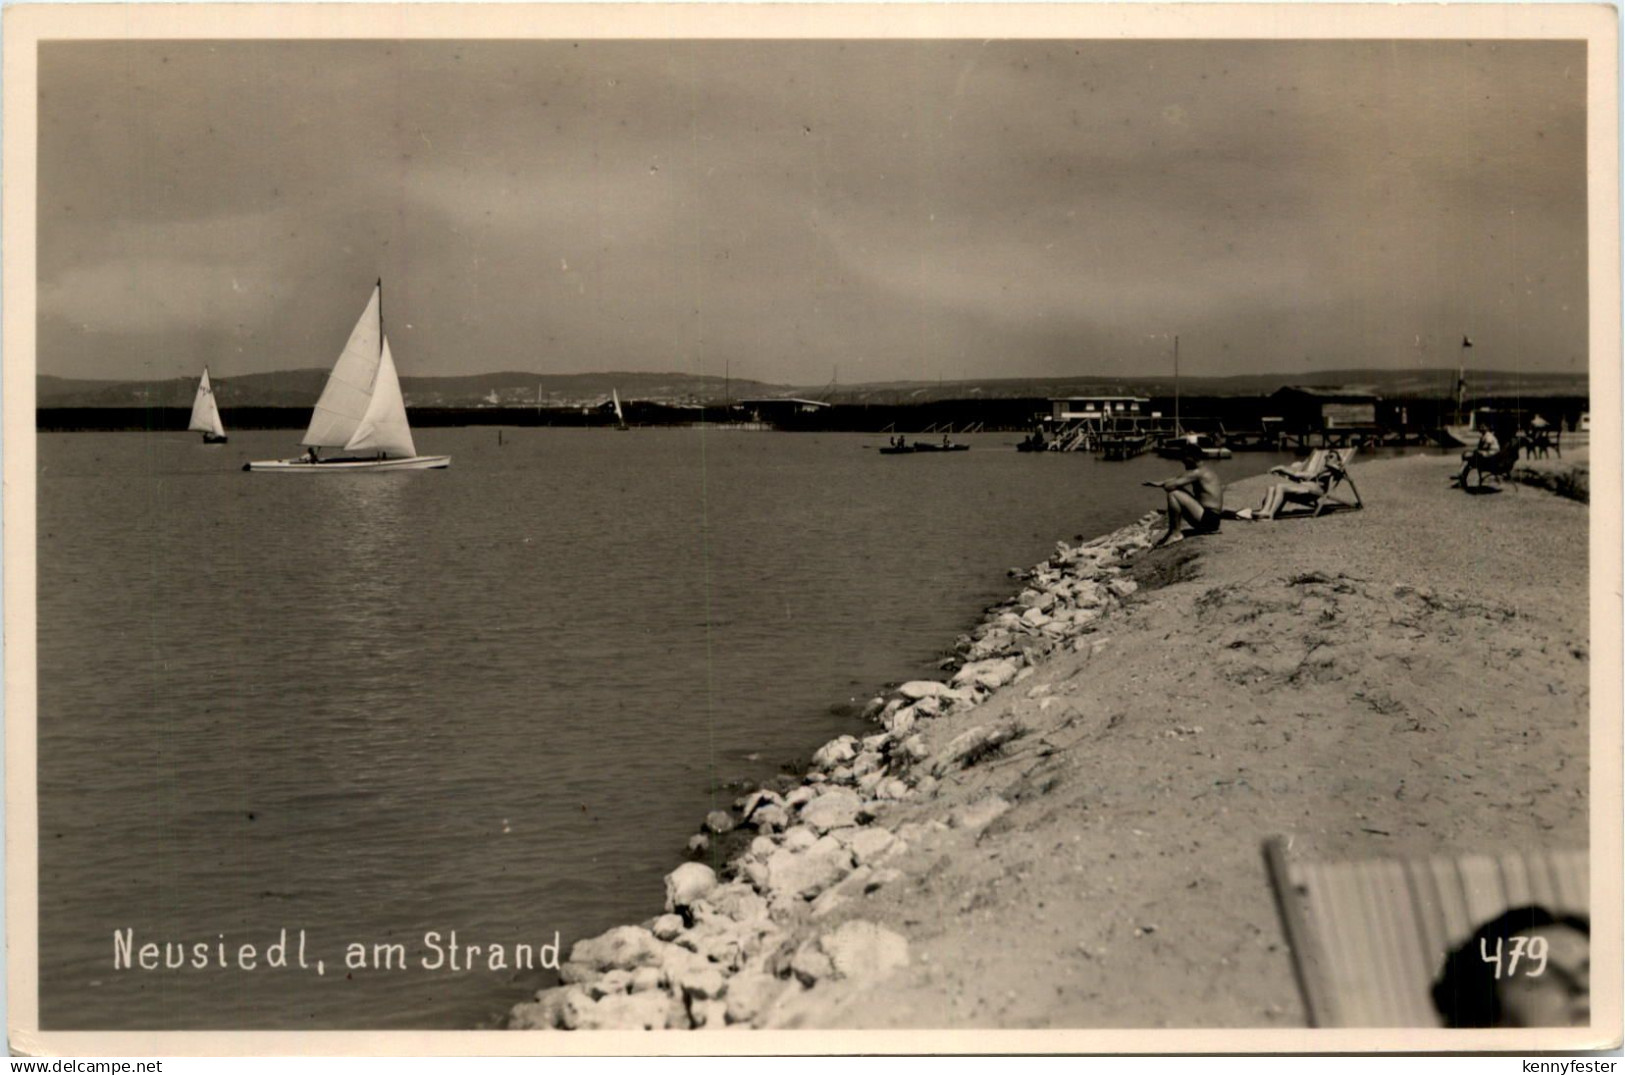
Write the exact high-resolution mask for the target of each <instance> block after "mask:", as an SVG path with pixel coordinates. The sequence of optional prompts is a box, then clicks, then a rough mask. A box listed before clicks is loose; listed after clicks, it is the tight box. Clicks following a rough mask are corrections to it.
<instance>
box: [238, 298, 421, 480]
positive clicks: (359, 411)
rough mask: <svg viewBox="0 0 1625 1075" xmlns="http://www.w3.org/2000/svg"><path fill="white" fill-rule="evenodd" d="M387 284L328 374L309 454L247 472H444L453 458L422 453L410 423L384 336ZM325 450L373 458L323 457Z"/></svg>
mask: <svg viewBox="0 0 1625 1075" xmlns="http://www.w3.org/2000/svg"><path fill="white" fill-rule="evenodd" d="M383 308H384V282H383V281H382V280H380V281H378V284H377V285H376V286H375V287H374V288H373V291H372V298H371V299H370V300H369V301H368V302H367V308H366V309H365V310H363V311H362V312H361V319H360V320H359V321H357V322H356V323H355V328H354V329H352V330H351V332H350V340H349V342H348V343H346V344H345V345H344V351H343V353H341V354H340V355H339V360H338V362H337V363H335V364H334V366H333V372H332V373H330V374H328V376H327V386H326V387H325V388H323V389H322V395H321V398H320V399H318V400H317V401H316V409H315V411H314V412H313V413H312V414H311V416H310V428H309V429H307V430H305V436H304V439H303V440H301V441H300V443H301V444H303V445H304V446H305V447H306V448H308V449H309V451H308V452H307V453H306V454H305V455H303V456H301V457H300V458H297V459H263V460H259V461H257V462H252V463H244V464H243V469H244V470H267V471H269V470H275V471H281V472H284V473H289V474H294V473H298V474H313V473H316V472H317V471H321V472H323V473H332V472H338V471H344V472H353V471H375V470H440V469H443V468H445V467H448V466H450V465H451V456H449V455H419V454H418V450H417V446H416V445H415V444H413V443H412V427H411V426H410V425H409V424H408V423H407V421H406V400H405V399H404V398H403V397H402V396H401V379H400V375H399V374H397V373H396V372H395V359H394V358H393V357H392V356H391V355H390V353H389V338H388V337H387V336H385V335H384V317H383ZM322 448H339V449H342V450H344V451H347V452H371V453H373V454H372V455H362V456H343V457H339V458H333V459H323V458H321V457H320V450H321V449H322Z"/></svg>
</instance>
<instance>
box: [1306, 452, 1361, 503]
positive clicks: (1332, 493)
mask: <svg viewBox="0 0 1625 1075" xmlns="http://www.w3.org/2000/svg"><path fill="white" fill-rule="evenodd" d="M1359 450H1360V446H1359V445H1357V444H1351V445H1349V446H1348V447H1347V448H1343V449H1337V448H1332V449H1329V450H1327V452H1326V475H1327V481H1326V491H1325V492H1323V493H1321V494H1320V496H1319V497H1318V498H1317V499H1316V500H1315V514H1316V515H1319V514H1320V513H1321V512H1323V511H1326V510H1327V509H1329V508H1340V507H1341V508H1355V509H1359V508H1363V507H1365V504H1364V503H1363V502H1361V500H1360V490H1359V489H1357V488H1355V485H1354V479H1353V478H1352V477H1350V476H1349V467H1350V466H1352V465H1353V463H1354V454H1355V453H1356V452H1358V451H1359ZM1345 485H1346V486H1348V487H1349V492H1351V493H1353V494H1354V503H1352V504H1351V503H1349V502H1348V501H1347V500H1344V499H1343V498H1342V497H1340V496H1338V495H1337V493H1338V490H1339V489H1341V488H1342V487H1343V486H1345Z"/></svg>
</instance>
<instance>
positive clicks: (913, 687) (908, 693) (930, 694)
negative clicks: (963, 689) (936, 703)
mask: <svg viewBox="0 0 1625 1075" xmlns="http://www.w3.org/2000/svg"><path fill="white" fill-rule="evenodd" d="M897 690H898V691H899V692H900V693H901V694H902V695H903V697H905V698H913V699H920V698H934V697H936V696H938V695H941V694H944V693H946V692H947V690H948V688H947V687H946V686H944V685H943V684H941V683H938V682H937V681H936V680H934V679H911V680H909V681H908V682H907V683H905V684H903V685H902V686H901V687H898V688H897Z"/></svg>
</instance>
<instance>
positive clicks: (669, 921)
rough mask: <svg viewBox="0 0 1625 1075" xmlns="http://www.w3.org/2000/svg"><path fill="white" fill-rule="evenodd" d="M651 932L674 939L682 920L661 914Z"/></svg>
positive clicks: (664, 939) (666, 939)
mask: <svg viewBox="0 0 1625 1075" xmlns="http://www.w3.org/2000/svg"><path fill="white" fill-rule="evenodd" d="M652 932H653V933H654V935H655V936H656V937H657V938H659V939H660V940H663V941H671V940H675V939H676V938H677V935H678V934H679V933H682V932H683V920H682V918H681V917H680V916H678V915H674V914H663V915H661V916H660V917H659V918H657V919H655V920H654V926H653V927H652ZM574 954H575V953H574V952H572V953H571V955H574Z"/></svg>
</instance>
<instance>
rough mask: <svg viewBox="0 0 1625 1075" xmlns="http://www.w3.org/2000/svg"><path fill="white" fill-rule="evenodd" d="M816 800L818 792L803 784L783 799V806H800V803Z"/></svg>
mask: <svg viewBox="0 0 1625 1075" xmlns="http://www.w3.org/2000/svg"><path fill="white" fill-rule="evenodd" d="M816 798H818V792H816V791H814V790H813V789H812V788H810V787H808V786H807V785H806V784H803V785H801V786H800V787H799V788H796V789H795V790H794V791H792V792H791V793H790V794H788V795H786V796H785V797H784V805H786V806H800V805H801V804H802V803H810V802H812V801H813V800H814V799H816Z"/></svg>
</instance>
